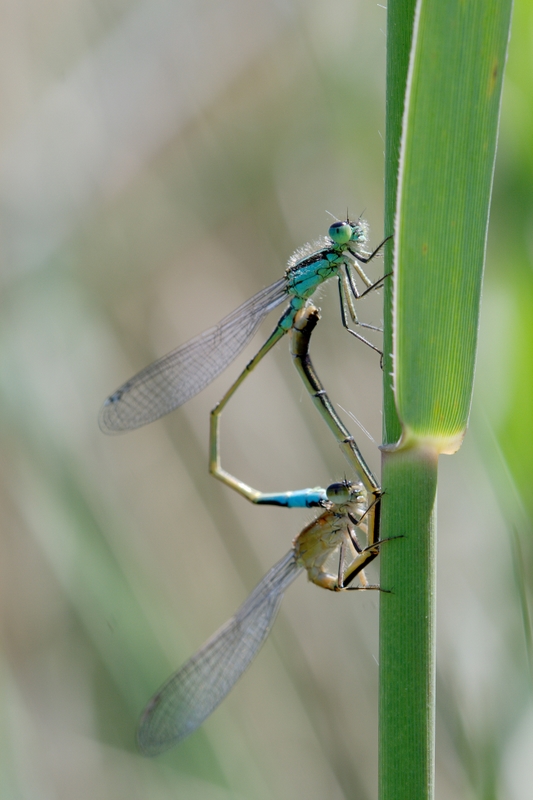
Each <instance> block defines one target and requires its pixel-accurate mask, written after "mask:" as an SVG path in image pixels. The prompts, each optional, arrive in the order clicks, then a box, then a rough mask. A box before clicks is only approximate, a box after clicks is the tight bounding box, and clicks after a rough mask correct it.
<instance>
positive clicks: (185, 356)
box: [99, 278, 287, 433]
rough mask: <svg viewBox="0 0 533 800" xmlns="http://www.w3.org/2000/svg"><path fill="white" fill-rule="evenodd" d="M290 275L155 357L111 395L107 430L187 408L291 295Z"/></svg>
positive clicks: (103, 417) (103, 421) (104, 417)
mask: <svg viewBox="0 0 533 800" xmlns="http://www.w3.org/2000/svg"><path fill="white" fill-rule="evenodd" d="M286 286H287V282H286V280H285V278H282V279H281V280H279V281H277V282H276V283H273V284H272V286H269V287H268V288H266V289H263V290H262V291H261V292H258V293H257V294H256V295H254V296H253V297H252V298H250V300H247V301H246V303H243V304H242V305H241V306H239V308H237V309H235V311H233V312H232V313H231V314H229V315H228V316H227V317H224V319H223V320H222V321H221V322H219V323H218V325H215V327H214V328H209V330H207V331H204V333H201V334H200V335H199V336H195V337H194V339H191V340H190V341H189V342H185V344H183V345H181V347H178V348H177V349H176V350H173V351H172V352H171V353H168V354H167V355H166V356H163V357H162V358H160V359H158V360H157V361H154V362H153V364H150V365H149V366H148V367H145V368H144V369H143V370H141V371H140V372H138V373H137V375H134V377H133V378H130V380H129V381H126V383H124V384H123V385H122V386H121V387H120V389H117V391H116V392H114V394H112V395H110V396H109V397H108V398H107V400H106V401H105V403H104V405H103V407H102V410H101V412H100V417H99V423H100V428H101V429H102V430H103V431H104V433H115V432H117V431H127V430H132V429H133V428H139V427H140V426H141V425H146V424H147V423H148V422H153V421H154V420H156V419H159V417H162V416H163V415H164V414H168V413H169V411H173V410H174V409H175V408H177V407H178V406H181V405H182V404H183V403H185V402H186V401H187V400H189V399H190V398H191V397H194V395H195V394H197V393H198V392H200V391H201V390H202V389H204V388H205V387H206V386H207V385H208V384H209V383H211V381H212V380H214V379H215V378H216V377H217V375H219V374H220V373H221V372H222V371H223V370H224V369H226V367H227V366H228V364H230V362H231V361H233V359H234V358H236V357H237V356H238V355H239V353H240V352H241V350H242V349H243V348H244V347H245V345H246V344H247V343H248V342H249V340H250V339H251V338H252V336H253V335H254V333H255V332H256V330H257V328H258V327H259V325H260V324H261V322H262V321H263V319H264V318H265V317H266V315H267V314H268V312H269V311H271V310H272V309H273V308H276V306H278V305H279V304H280V303H282V302H283V300H284V299H285V298H286V297H287V291H286Z"/></svg>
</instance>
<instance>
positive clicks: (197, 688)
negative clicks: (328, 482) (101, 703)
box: [137, 550, 301, 756]
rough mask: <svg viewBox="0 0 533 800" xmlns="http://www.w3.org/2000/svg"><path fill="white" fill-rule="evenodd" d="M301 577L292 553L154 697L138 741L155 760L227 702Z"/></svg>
mask: <svg viewBox="0 0 533 800" xmlns="http://www.w3.org/2000/svg"><path fill="white" fill-rule="evenodd" d="M300 572H301V568H300V567H299V566H298V565H297V563H296V558H295V555H294V552H293V551H292V550H291V551H290V552H289V553H287V555H286V556H285V557H284V558H282V559H281V561H278V563H277V564H275V565H274V566H273V567H272V569H271V570H270V571H269V572H268V573H267V574H266V575H265V577H264V578H263V580H262V581H261V582H260V583H259V584H258V586H256V588H255V589H254V591H253V592H252V593H251V595H250V596H249V597H248V599H247V600H245V602H244V603H243V604H242V606H241V607H240V608H239V610H238V611H237V613H236V614H235V616H234V617H232V618H231V619H230V620H229V621H228V622H226V624H225V625H223V626H222V628H220V629H219V630H218V631H217V633H215V635H214V636H212V637H211V639H209V641H208V642H206V644H204V646H203V647H202V648H201V649H200V650H199V651H198V652H197V653H196V654H195V655H194V656H193V657H192V658H191V659H189V661H187V662H186V663H185V664H184V665H183V666H182V667H181V668H180V669H179V670H178V671H177V672H176V673H175V674H174V675H173V676H172V677H171V678H170V679H169V680H168V681H167V683H165V685H164V686H163V687H162V688H161V689H160V690H159V691H158V692H157V694H155V695H154V697H153V698H152V699H151V700H150V702H149V703H148V705H147V707H146V709H145V711H144V714H143V716H142V718H141V722H140V724H139V730H138V733H137V741H138V742H139V747H140V749H141V750H142V752H143V753H144V754H145V755H149V756H155V755H157V754H158V753H162V752H163V751H165V750H167V749H168V748H169V747H172V746H173V745H175V744H177V742H179V741H180V740H181V739H183V738H184V737H185V736H188V735H189V734H190V733H192V732H193V731H195V730H196V728H198V727H199V726H200V725H201V724H202V722H203V721H204V720H205V719H206V717H208V716H209V714H211V712H212V711H214V710H215V708H216V707H217V706H218V704H219V703H220V702H221V701H222V700H223V699H224V698H225V696H226V695H227V694H228V692H229V691H230V689H232V687H233V686H234V684H235V683H236V681H237V680H238V679H239V678H240V676H241V675H242V673H243V672H244V670H245V669H246V668H247V667H248V665H249V664H250V662H251V661H252V659H253V658H254V656H255V655H256V653H257V651H258V650H259V648H260V647H261V645H262V644H263V642H264V641H265V639H266V637H267V635H268V633H269V631H270V628H271V627H272V623H273V621H274V618H275V616H276V613H277V610H278V608H279V604H280V602H281V598H282V597H283V593H284V591H285V589H286V588H287V587H288V586H289V584H290V583H292V581H293V580H294V579H295V578H296V576H297V575H298V574H299V573H300Z"/></svg>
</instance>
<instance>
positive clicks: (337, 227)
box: [328, 219, 368, 247]
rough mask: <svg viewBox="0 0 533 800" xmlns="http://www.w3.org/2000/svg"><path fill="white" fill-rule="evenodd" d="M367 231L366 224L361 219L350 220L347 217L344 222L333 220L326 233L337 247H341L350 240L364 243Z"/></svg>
mask: <svg viewBox="0 0 533 800" xmlns="http://www.w3.org/2000/svg"><path fill="white" fill-rule="evenodd" d="M367 231H368V225H367V223H366V222H365V221H364V220H363V219H358V220H357V222H350V220H349V219H347V220H345V221H344V222H334V223H333V224H332V225H330V226H329V231H328V233H329V237H330V239H331V240H332V242H333V244H334V245H336V246H337V247H342V246H343V245H347V244H349V243H350V242H358V243H359V244H364V243H365V242H366V237H367Z"/></svg>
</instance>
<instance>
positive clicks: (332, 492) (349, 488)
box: [326, 481, 365, 506]
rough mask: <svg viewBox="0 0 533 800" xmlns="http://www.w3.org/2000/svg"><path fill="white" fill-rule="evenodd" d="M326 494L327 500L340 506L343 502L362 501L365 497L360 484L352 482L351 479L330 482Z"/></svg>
mask: <svg viewBox="0 0 533 800" xmlns="http://www.w3.org/2000/svg"><path fill="white" fill-rule="evenodd" d="M326 495H327V497H328V500H329V502H330V503H333V504H334V505H336V506H341V505H344V504H345V503H358V502H363V501H364V499H365V491H364V488H363V486H362V484H360V483H352V482H351V481H339V482H338V483H332V484H331V485H330V486H328V488H327V489H326Z"/></svg>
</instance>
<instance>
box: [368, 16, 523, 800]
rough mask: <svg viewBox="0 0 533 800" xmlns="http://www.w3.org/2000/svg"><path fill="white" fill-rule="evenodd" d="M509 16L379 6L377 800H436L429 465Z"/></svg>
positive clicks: (444, 426)
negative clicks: (382, 169) (382, 243)
mask: <svg viewBox="0 0 533 800" xmlns="http://www.w3.org/2000/svg"><path fill="white" fill-rule="evenodd" d="M510 10H511V2H510V0H502V2H501V3H499V4H498V5H497V6H492V5H490V4H489V5H487V4H486V3H485V2H484V0H472V2H469V3H468V4H464V3H462V2H460V0H448V2H447V3H445V4H443V3H441V2H439V1H438V0H419V2H418V4H417V8H416V9H415V4H414V3H413V2H412V0H390V2H389V3H388V55H387V143H386V153H387V163H386V201H385V203H386V227H385V230H386V233H387V234H389V233H391V232H394V251H395V252H394V259H395V263H394V283H393V284H392V281H388V282H387V283H388V284H389V285H388V287H387V290H386V294H385V304H386V309H385V317H384V319H385V336H384V351H385V357H384V393H385V399H384V412H385V414H384V442H385V448H384V452H383V469H382V485H383V488H384V490H385V496H384V498H383V513H382V538H383V539H391V540H392V541H390V542H387V543H386V544H384V545H383V546H382V548H381V586H382V588H383V589H384V590H386V592H387V593H386V592H384V593H383V594H382V597H381V610H380V712H379V713H380V732H379V767H380V778H379V785H380V795H379V796H380V800H426V799H427V800H429V799H430V798H432V797H433V790H434V777H433V775H434V718H435V710H434V709H435V689H434V687H435V502H436V492H437V461H438V455H439V453H443V452H448V453H452V452H455V450H456V449H457V448H458V447H459V446H460V443H461V441H462V438H463V436H464V433H465V430H466V424H467V420H468V414H469V410H470V402H471V393H472V385H473V375H474V364H475V353H476V344H477V327H478V317H479V302H480V293H481V279H482V272H483V263H484V249H485V241H486V229H487V222H488V212H489V203H490V191H491V185H492V175H493V167H494V155H495V149H496V135H497V126H498V116H499V107H500V97H501V84H502V74H503V67H504V64H505V55H506V47H507V40H508V30H509V24H510ZM415 18H416V25H414V22H415ZM411 39H412V41H411ZM410 49H411V50H412V52H411V54H410V53H409V50H410ZM404 97H406V98H407V100H406V109H405V112H404V108H403V104H404ZM391 249H392V248H391V247H390V246H389V248H388V250H389V252H388V253H387V254H386V256H387V261H386V265H387V266H386V271H387V272H389V271H390V270H391V267H392V258H391V253H390V250H391ZM391 284H392V286H391ZM393 320H394V326H393V324H392V323H393ZM393 373H394V378H393ZM395 537H400V538H395Z"/></svg>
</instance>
